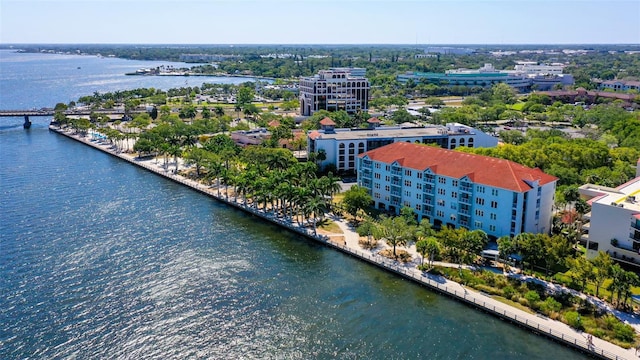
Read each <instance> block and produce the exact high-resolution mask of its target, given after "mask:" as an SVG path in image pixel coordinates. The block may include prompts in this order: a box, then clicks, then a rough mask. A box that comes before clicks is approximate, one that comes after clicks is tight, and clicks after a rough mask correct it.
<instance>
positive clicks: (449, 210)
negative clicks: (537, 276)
mask: <svg viewBox="0 0 640 360" xmlns="http://www.w3.org/2000/svg"><path fill="white" fill-rule="evenodd" d="M556 181H557V178H556V177H554V176H551V175H548V174H545V173H544V172H542V171H541V170H539V169H531V168H528V167H526V166H523V165H520V164H517V163H514V162H512V161H508V160H503V159H496V158H492V157H488V156H481V155H473V154H466V153H462V152H457V151H451V150H445V149H440V148H437V147H431V146H424V145H418V144H410V143H402V142H399V143H394V144H391V145H387V146H383V147H381V148H378V149H375V150H372V151H368V152H366V153H364V154H361V155H360V156H359V157H358V185H360V186H363V187H365V188H367V190H368V191H369V193H370V194H371V196H372V197H373V201H374V203H375V206H376V208H378V209H382V210H387V211H391V212H395V213H398V212H399V211H400V209H401V208H402V207H404V206H408V207H410V208H413V209H414V211H415V213H416V214H417V216H418V218H419V219H422V218H426V219H428V220H429V221H430V222H431V223H432V224H433V225H434V226H435V227H441V226H451V227H456V228H457V227H464V228H467V229H473V230H475V229H481V230H483V231H485V232H486V233H487V234H488V235H489V236H491V237H500V236H504V235H511V236H513V235H517V234H519V233H522V232H531V233H548V232H549V231H550V229H551V217H552V210H551V208H552V205H553V201H554V194H555V188H556Z"/></svg>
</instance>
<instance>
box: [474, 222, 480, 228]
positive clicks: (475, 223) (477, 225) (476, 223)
mask: <svg viewBox="0 0 640 360" xmlns="http://www.w3.org/2000/svg"><path fill="white" fill-rule="evenodd" d="M473 225H474V226H475V227H476V228H478V229H480V228H482V222H480V221H476V222H474V223H473Z"/></svg>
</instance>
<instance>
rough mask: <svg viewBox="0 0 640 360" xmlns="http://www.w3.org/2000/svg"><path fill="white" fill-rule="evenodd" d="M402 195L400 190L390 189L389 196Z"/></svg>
mask: <svg viewBox="0 0 640 360" xmlns="http://www.w3.org/2000/svg"><path fill="white" fill-rule="evenodd" d="M401 195H402V192H401V191H397V190H391V196H397V197H400V196H401Z"/></svg>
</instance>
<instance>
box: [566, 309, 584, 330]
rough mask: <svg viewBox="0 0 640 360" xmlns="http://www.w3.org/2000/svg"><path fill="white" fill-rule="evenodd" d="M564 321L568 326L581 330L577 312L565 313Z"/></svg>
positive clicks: (580, 321)
mask: <svg viewBox="0 0 640 360" xmlns="http://www.w3.org/2000/svg"><path fill="white" fill-rule="evenodd" d="M564 319H565V320H566V322H567V324H569V326H571V327H573V328H575V329H578V330H582V319H581V318H580V314H578V312H577V311H567V312H566V313H564Z"/></svg>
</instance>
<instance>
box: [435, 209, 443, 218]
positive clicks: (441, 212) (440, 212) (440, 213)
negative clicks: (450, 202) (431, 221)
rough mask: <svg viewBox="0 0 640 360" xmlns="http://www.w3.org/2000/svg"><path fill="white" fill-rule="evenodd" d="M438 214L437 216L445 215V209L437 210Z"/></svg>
mask: <svg viewBox="0 0 640 360" xmlns="http://www.w3.org/2000/svg"><path fill="white" fill-rule="evenodd" d="M436 216H437V217H444V211H442V210H438V211H436Z"/></svg>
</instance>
